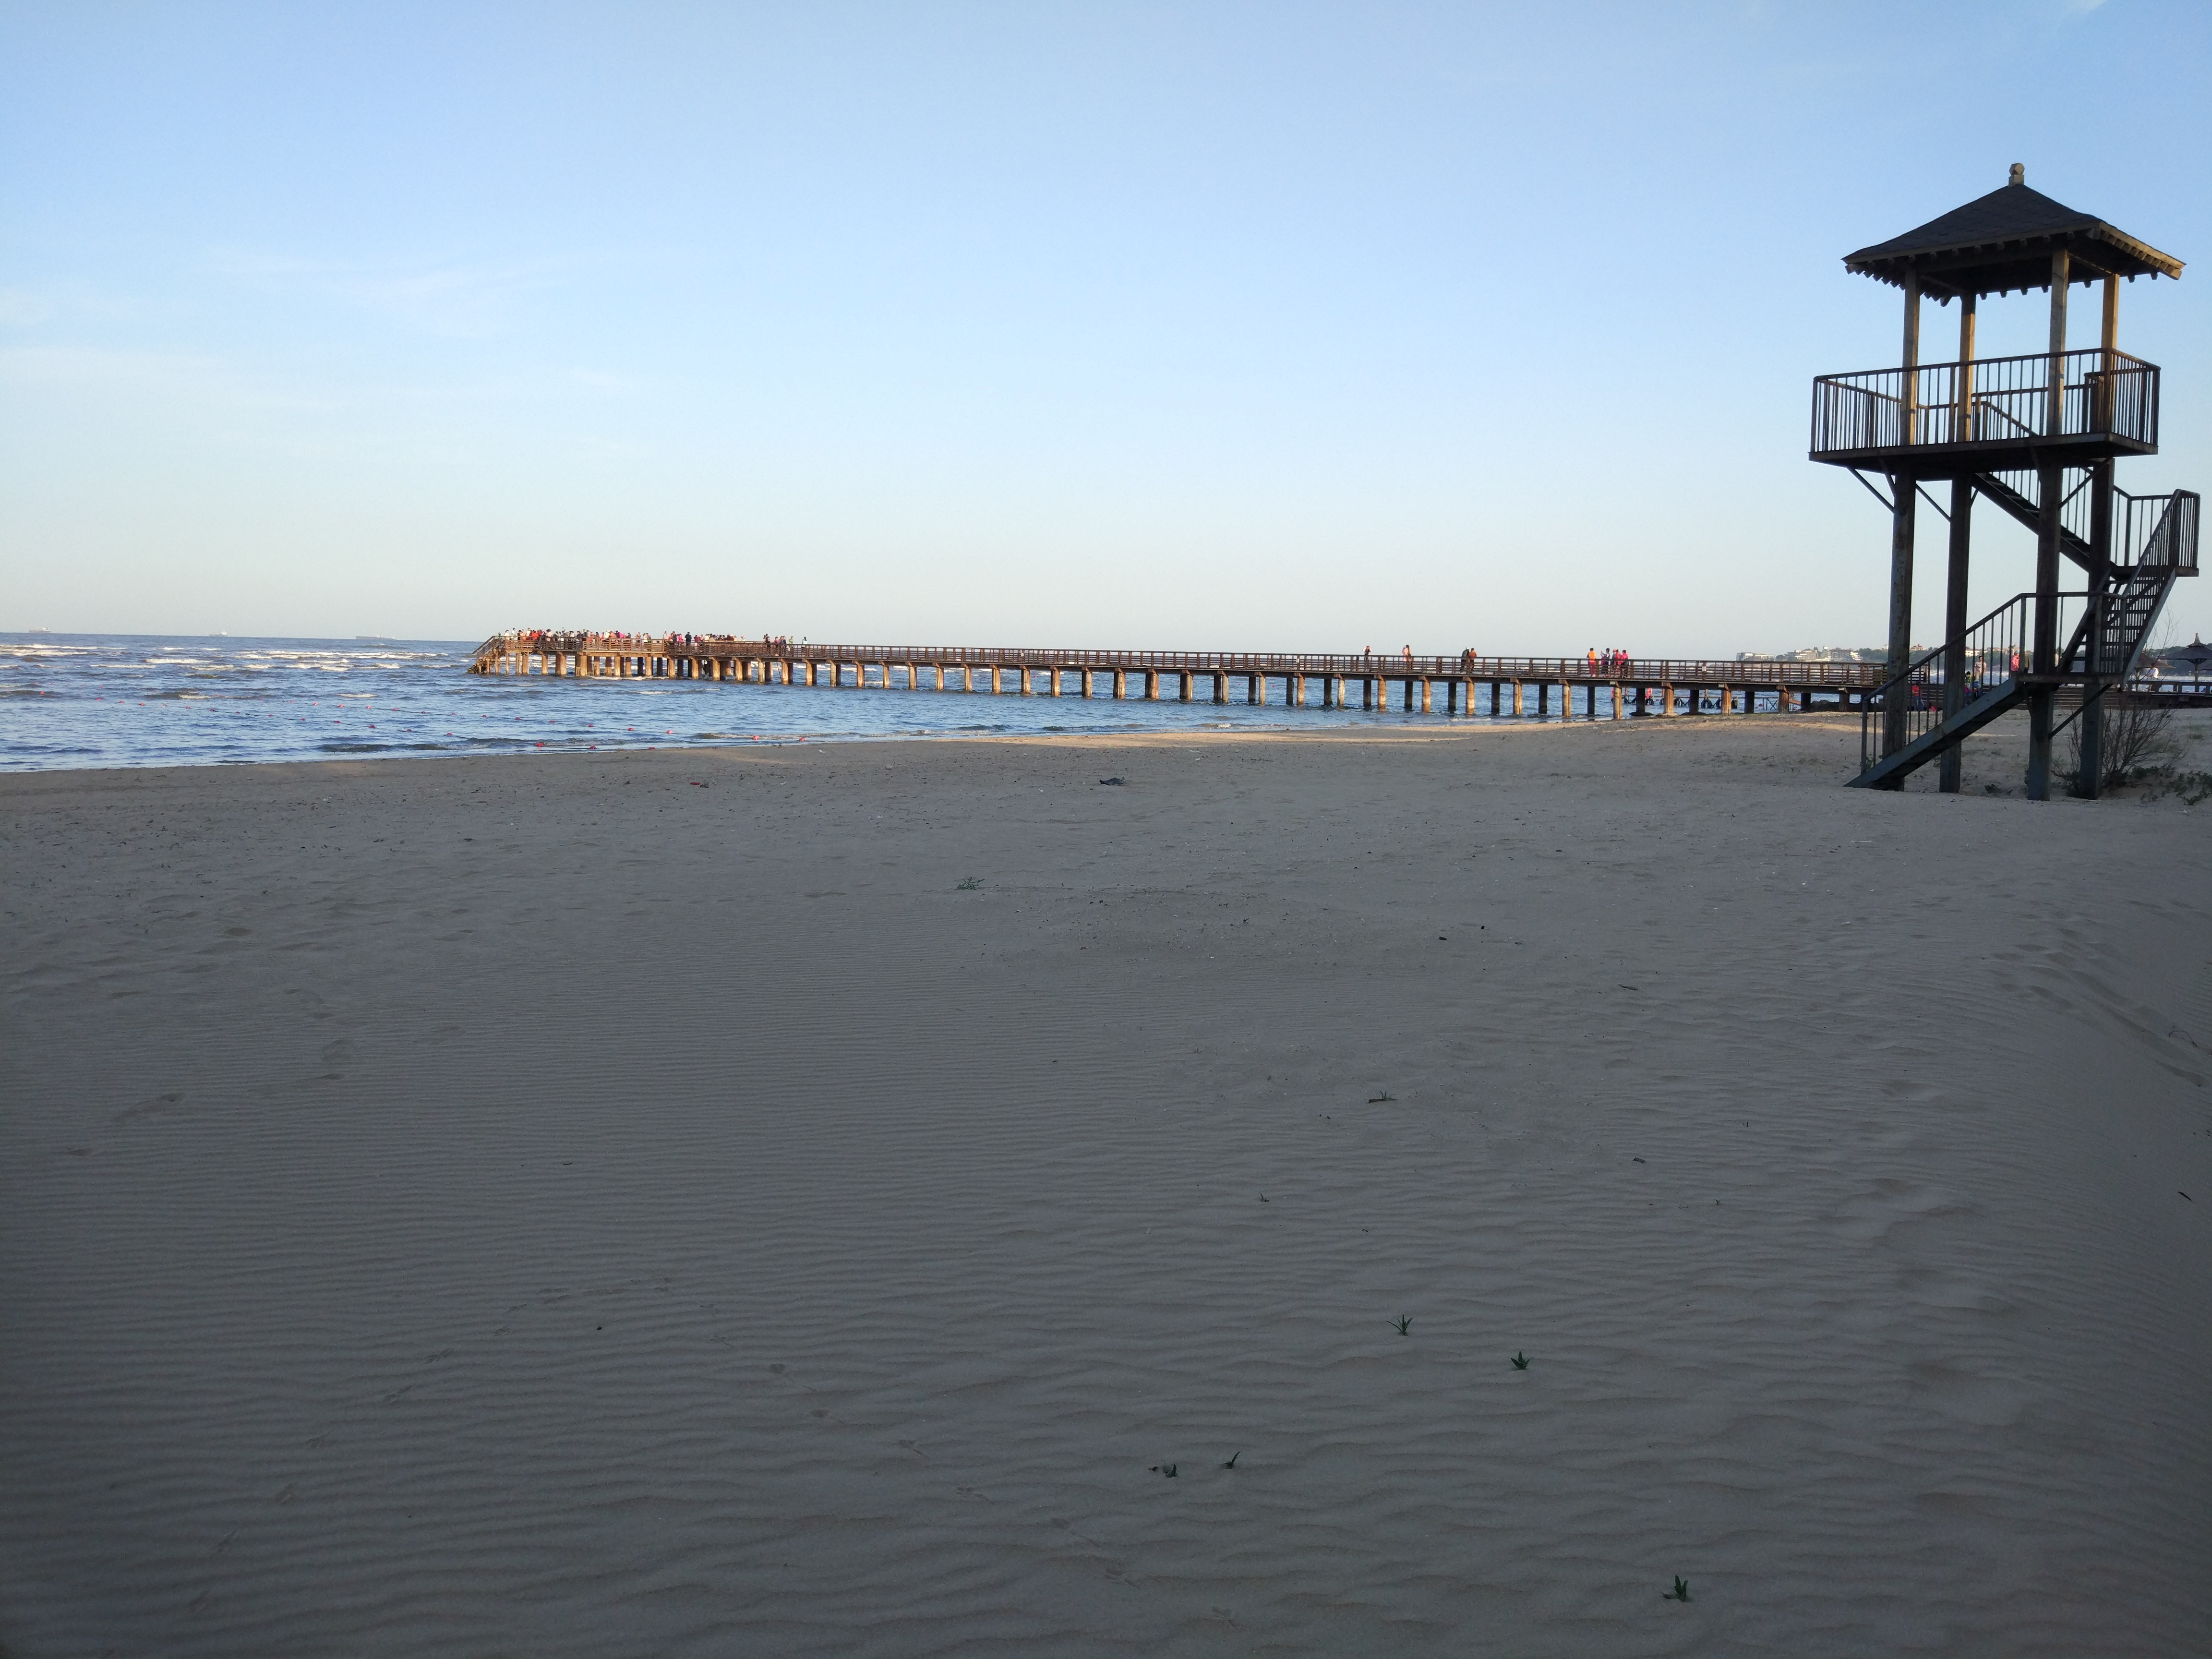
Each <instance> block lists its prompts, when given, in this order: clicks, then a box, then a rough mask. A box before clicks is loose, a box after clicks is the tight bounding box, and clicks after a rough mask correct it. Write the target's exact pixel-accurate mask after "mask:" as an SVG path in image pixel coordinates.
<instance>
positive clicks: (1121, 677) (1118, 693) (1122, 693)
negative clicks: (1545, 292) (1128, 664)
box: [1114, 668, 1129, 702]
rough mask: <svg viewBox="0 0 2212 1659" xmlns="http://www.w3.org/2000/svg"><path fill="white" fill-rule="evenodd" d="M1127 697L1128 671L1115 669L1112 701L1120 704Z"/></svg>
mask: <svg viewBox="0 0 2212 1659" xmlns="http://www.w3.org/2000/svg"><path fill="white" fill-rule="evenodd" d="M1128 695H1129V671H1128V670H1127V669H1126V668H1117V669H1115V671H1114V701H1115V702H1121V700H1122V699H1123V698H1125V697H1127V696H1128Z"/></svg>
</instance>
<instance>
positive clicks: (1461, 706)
mask: <svg viewBox="0 0 2212 1659" xmlns="http://www.w3.org/2000/svg"><path fill="white" fill-rule="evenodd" d="M469 671H470V672H471V673H473V674H510V675H513V674H533V675H544V676H550V677H554V678H581V679H598V678H619V679H680V680H714V681H726V682H729V683H732V684H754V685H808V686H817V687H822V688H824V689H828V688H831V687H843V688H845V689H848V690H851V689H855V688H859V689H865V690H893V691H902V690H913V691H963V692H979V691H989V692H992V693H994V694H998V695H1001V696H1006V695H1018V696H1052V697H1058V696H1070V695H1073V696H1079V697H1093V696H1109V697H1114V698H1132V697H1133V698H1137V699H1139V700H1143V701H1147V702H1159V701H1163V700H1172V701H1175V702H1213V703H1227V702H1231V682H1241V683H1242V684H1239V685H1238V686H1237V690H1239V691H1241V693H1242V694H1243V695H1242V696H1238V697H1237V698H1236V699H1235V701H1237V702H1243V703H1247V704H1275V705H1278V706H1281V707H1286V708H1314V707H1316V706H1318V707H1319V708H1351V707H1352V704H1353V700H1354V698H1355V697H1356V698H1357V700H1358V706H1359V707H1360V708H1364V709H1373V708H1389V706H1390V703H1391V700H1392V694H1393V691H1394V690H1395V692H1396V696H1397V701H1398V703H1399V706H1400V707H1401V708H1402V709H1404V710H1405V711H1406V712H1407V713H1413V712H1419V713H1420V714H1437V713H1441V714H1478V713H1480V714H1487V715H1489V716H1491V717H1493V718H1496V717H1501V716H1522V717H1534V718H1538V719H1568V720H1572V719H1577V718H1582V719H1591V720H1595V719H1601V718H1604V717H1605V716H1606V715H1607V714H1610V715H1611V716H1612V717H1613V718H1614V719H1620V718H1622V717H1623V716H1626V715H1640V714H1676V713H1686V714H1699V713H1705V712H1712V713H1719V714H1736V713H1750V712H1753V710H1755V709H1757V708H1759V707H1760V706H1761V703H1762V700H1765V705H1766V706H1768V707H1771V708H1773V709H1775V710H1776V711H1778V712H1780V713H1784V714H1794V713H1802V712H1804V711H1807V710H1809V709H1814V708H1831V709H1835V708H1858V707H1860V705H1861V703H1862V701H1863V698H1864V696H1865V695H1866V694H1867V693H1868V692H1869V691H1871V690H1873V689H1874V688H1875V686H1877V685H1879V684H1881V680H1882V678H1883V674H1884V670H1883V668H1882V666H1881V665H1880V664H1878V663H1855V662H1798V661H1790V660H1765V659H1739V660H1735V661H1726V660H1721V661H1696V660H1684V659H1649V658H1640V659H1627V660H1621V659H1600V660H1598V661H1597V662H1595V663H1592V662H1591V661H1589V659H1586V658H1579V657H1477V656H1473V655H1462V656H1457V657H1418V656H1407V655H1405V654H1403V653H1401V654H1400V655H1397V656H1374V655H1370V654H1368V653H1357V654H1351V653H1345V654H1332V653H1281V652H1238V651H1212V652H1210V651H1093V650H1074V649H1064V648H1056V647H1049V648H1048V647H996V646H992V647H986V646H882V645H858V646H856V645H816V644H814V643H812V642H811V641H809V642H805V643H800V644H794V643H793V642H792V641H787V640H747V639H741V638H738V637H736V636H734V635H683V634H676V635H652V636H647V635H626V634H596V633H571V634H561V633H547V632H513V633H507V634H499V635H493V636H492V637H491V638H490V639H488V640H486V641H484V642H483V644H482V645H480V646H478V647H477V650H476V653H475V655H474V658H473V659H472V660H471V664H470V666H469ZM1170 687H1172V688H1173V690H1172V694H1171V697H1170ZM1479 690H1480V693H1481V695H1480V696H1478V691H1479ZM1316 697H1317V702H1316ZM1578 704H1579V708H1577V705H1578Z"/></svg>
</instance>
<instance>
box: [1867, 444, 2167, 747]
mask: <svg viewBox="0 0 2212 1659" xmlns="http://www.w3.org/2000/svg"><path fill="white" fill-rule="evenodd" d="M2015 479H2017V481H2018V482H2017V483H2016V482H2015ZM2032 479H2033V474H2029V475H2027V477H2020V475H2007V474H1999V473H1984V474H1979V475H1977V476H1976V477H1975V479H1974V486H1975V489H1976V490H1977V491H1978V493H1979V494H1982V495H1986V496H1988V497H1989V499H1990V501H1993V502H1995V503H1996V505H1997V506H1999V507H2002V508H2003V510H2004V511H2005V512H2007V513H2009V514H2011V515H2012V516H2013V517H2014V518H2015V519H2018V520H2021V523H2023V524H2025V525H2027V527H2028V528H2030V529H2031V530H2034V529H2038V528H2039V526H2040V524H2041V513H2040V512H2039V509H2038V508H2037V507H2036V506H2035V504H2034V502H2033V500H2032V499H2031V498H2030V497H2029V496H2028V495H2027V494H2026V493H2025V492H2024V491H2023V490H2022V489H2020V488H2019V483H2029V482H2031V481H2032ZM2085 495H2086V492H2085V491H2082V490H2078V489H2077V490H2076V491H2075V493H2074V494H2073V495H2069V496H2068V497H2067V498H2065V500H2063V501H2061V502H2060V504H2059V507H2058V511H2059V513H2060V515H2061V521H2060V529H2059V550H2060V551H2061V552H2062V553H2063V554H2064V555H2065V556H2067V557H2068V558H2069V559H2072V560H2073V561H2074V562H2075V563H2076V564H2079V565H2081V566H2082V567H2084V568H2087V569H2090V570H2091V571H2092V572H2093V571H2094V561H2093V557H2092V555H2091V547H2090V543H2089V540H2088V538H2087V536H2085V535H2083V534H2082V533H2081V532H2082V531H2083V530H2085V529H2087V526H2086V524H2080V523H2078V521H2077V523H2076V524H2074V525H2069V524H2067V523H2066V522H2065V520H2066V519H2067V518H2068V517H2069V516H2073V515H2074V513H2073V510H2074V507H2075V502H2076V501H2082V499H2083V497H2084V496H2085ZM2113 495H2114V497H2115V500H2114V502H2113V506H2114V517H2115V518H2116V519H2117V518H2120V517H2121V516H2122V508H2123V507H2124V526H2125V527H2124V530H2123V531H2122V532H2121V535H2120V536H2118V537H2116V538H2115V540H2116V541H2118V543H2119V546H2120V548H2121V549H2122V550H2125V551H2127V552H2129V553H2130V554H2131V555H2132V559H2131V562H2129V563H2125V564H2122V563H2119V562H2117V561H2116V562H2114V563H2112V565H2111V566H2110V567H2109V568H2107V570H2106V573H2105V580H2103V582H2102V583H2101V584H2100V585H2099V586H2097V587H2096V588H2095V589H2093V591H2086V592H2070V593H2059V594H2056V595H2053V596H2052V599H2053V601H2054V602H2055V603H2056V604H2057V606H2058V607H2059V622H2060V624H2061V627H2062V629H2064V630H2065V632H2066V644H2065V647H2064V648H2063V649H2062V650H2061V651H2060V652H2059V653H2058V654H2057V659H2056V662H2055V665H2054V669H2055V671H2054V672H2052V673H2051V674H2049V675H2044V676H2038V675H2036V674H2034V673H2033V628H2034V619H2035V617H2034V613H2035V595H2034V594H2033V593H2018V594H2015V595H2014V596H2013V597H2012V598H2011V599H2008V600H2006V601H2005V602H2004V603H2003V604H2002V605H1999V606H1998V607H1997V608H1996V610H1994V611H1990V613H1989V615H1987V616H1986V617H1983V618H1981V620H1980V621H1978V622H1977V623H1974V624H1973V625H1972V626H1971V627H1970V628H1968V629H1966V631H1965V632H1964V633H1962V634H1960V635H1959V636H1958V637H1957V638H1956V639H1953V640H1948V641H1945V642H1944V643H1943V644H1942V645H1940V646H1938V647H1936V649H1935V650H1933V651H1929V652H1927V653H1923V654H1922V655H1921V656H1919V657H1917V658H1916V659H1913V660H1912V661H1911V663H1909V664H1907V665H1905V670H1904V671H1903V672H1901V673H1899V674H1896V675H1893V677H1892V678H1890V679H1888V680H1887V681H1886V682H1884V684H1882V685H1881V687H1880V688H1879V689H1878V690H1875V692H1874V693H1873V694H1872V695H1871V696H1869V698H1868V700H1867V703H1866V706H1865V709H1864V712H1863V716H1862V720H1861V725H1860V732H1859V765H1860V771H1859V775H1858V776H1857V778H1855V779H1854V780H1852V787H1854V788H1859V789H1898V788H1902V787H1904V783H1905V778H1906V777H1907V776H1909V775H1911V773H1913V772H1915V771H1917V769H1919V768H1921V767H1923V766H1925V765H1926V764H1927V763H1929V761H1931V760H1934V759H1936V757H1939V756H1941V755H1942V753H1943V752H1944V751H1945V750H1948V749H1952V748H1955V747H1956V746H1957V745H1958V744H1961V743H1963V742H1965V741H1966V738H1970V737H1972V735H1973V734H1974V733H1975V732H1978V731H1980V730H1981V729H1982V728H1983V727H1984V726H1987V725H1988V724H1989V723H1990V721H1992V720H1996V719H1997V718H1998V717H1999V716H2000V715H2002V714H2007V713H2008V712H2009V711H2011V710H2012V709H2014V708H2017V707H2019V706H2020V704H2021V703H2022V702H2025V701H2026V700H2027V696H2028V694H2029V693H2030V692H2031V691H2033V690H2035V689H2037V687H2038V686H2039V685H2051V686H2053V687H2056V686H2057V685H2060V684H2064V685H2068V686H2073V687H2078V688H2079V692H2080V697H2081V702H2080V704H2079V706H2078V707H2077V708H2075V712H2074V714H2071V715H2070V716H2069V723H2070V721H2071V720H2078V719H2080V718H2081V716H2082V714H2084V713H2085V712H2087V711H2089V710H2092V709H2093V708H2095V707H2096V705H2097V703H2098V701H2099V699H2100V697H2101V696H2103V694H2104V693H2105V692H2106V690H2109V689H2110V688H2112V686H2115V685H2119V684H2124V683H2125V682H2126V680H2127V678H2128V677H2129V676H2130V674H2132V673H2134V672H2135V670H2136V663H2137V662H2138V661H2139V660H2140V659H2141V658H2142V649H2143V646H2144V644H2145V643H2146V641H2148V639H2149V637H2150V632H2151V629H2153V628H2154V627H2155V626H2156V625H2157V623H2158V617H2159V613H2160V611H2162V610H2164V609H2165V606H2166V597H2167V595H2168V594H2170V593H2171V592H2172V590H2173V584H2174V582H2175V581H2176V580H2178V579H2179V578H2180V577H2183V576H2193V575H2195V574H2197V520H2198V517H2199V513H2200V509H2201V506H2202V503H2201V501H2200V498H2199V497H2198V496H2197V495H2196V494H2195V492H2193V491H2191V490H2186V489H2177V490H2175V491H2174V492H2173V493H2172V495H2148V496H2144V495H2127V494H2126V492H2125V491H2122V490H2115V491H2114V492H2113ZM2083 516H2086V513H2084V514H2083ZM2116 528H2118V526H2116ZM2069 614H2070V616H2071V617H2072V622H2071V626H2070V627H2068V626H2067V623H2068V618H2069ZM2060 729H2062V730H2063V726H2061V728H2060Z"/></svg>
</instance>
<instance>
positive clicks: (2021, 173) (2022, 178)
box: [2005, 161, 2027, 185]
mask: <svg viewBox="0 0 2212 1659" xmlns="http://www.w3.org/2000/svg"><path fill="white" fill-rule="evenodd" d="M2005 183H2007V184H2008V185H2024V184H2026V183H2027V167H2026V166H2025V165H2024V164H2023V163H2021V162H2019V161H2015V162H2014V163H2013V164H2012V177H2011V178H2009V179H2006V180H2005Z"/></svg>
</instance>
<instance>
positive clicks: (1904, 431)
mask: <svg viewBox="0 0 2212 1659" xmlns="http://www.w3.org/2000/svg"><path fill="white" fill-rule="evenodd" d="M2052 361H2053V360H2052V358H2051V355H2050V354H2049V353H2047V352H2037V353H2035V354H2034V355H2033V356H2024V357H1983V358H1978V359H1977V360H1976V361H1974V362H1956V363H1923V364H1922V365H1921V366H1920V367H1919V368H1876V369H1867V370H1863V371H1862V372H1860V373H1858V374H1823V375H1821V376H1820V378H1819V379H1817V380H1814V382H1813V445H1812V453H1813V455H1814V458H1815V459H1820V458H1822V457H1826V456H1835V455H1849V454H1857V453H1865V452H1867V451H1869V450H1907V451H1909V450H1912V449H1917V448H1936V447H1957V446H1960V445H1969V444H1991V445H1999V444H2002V445H2014V446H2017V445H2020V444H2022V443H2027V442H2033V441H2051V440H2053V439H2069V438H2104V439H2120V440H2123V441H2125V442H2127V443H2129V444H2130V445H2135V446H2139V447H2142V448H2145V449H2155V448H2157V447H2158V392H2159V371H2158V368H2157V366H2156V365H2155V364H2152V363H2147V362H2143V361H2142V359H2141V358H2138V357H2130V356H2128V355H2127V353H2125V352H2124V351H2106V350H2104V349H2101V348H2093V349H2089V350H2087V351H2068V352H2063V353H2061V354H2060V355H2059V356H2058V357H2057V365H2058V374H2057V382H2056V384H2055V386H2054V383H2053V380H2052V378H2051V364H2052ZM2054 394H2055V395H2054Z"/></svg>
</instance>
